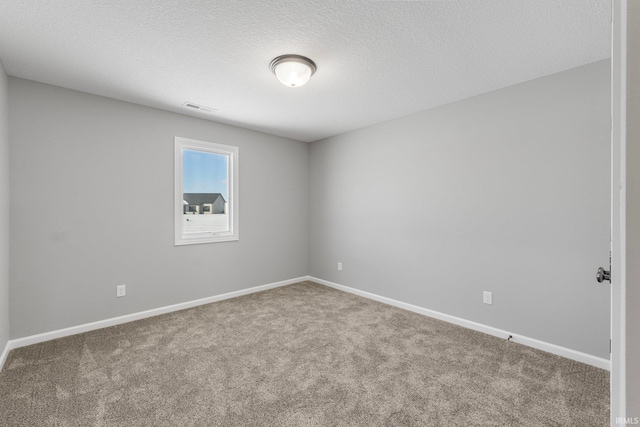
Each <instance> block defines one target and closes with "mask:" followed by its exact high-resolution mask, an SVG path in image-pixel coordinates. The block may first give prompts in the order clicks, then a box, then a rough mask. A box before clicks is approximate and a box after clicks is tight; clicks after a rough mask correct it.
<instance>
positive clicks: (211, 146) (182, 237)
mask: <svg viewBox="0 0 640 427" xmlns="http://www.w3.org/2000/svg"><path fill="white" fill-rule="evenodd" d="M184 150H191V151H202V152H206V153H213V154H223V155H225V156H229V164H228V171H227V185H228V200H227V201H226V202H227V210H228V214H229V231H221V232H213V233H212V232H208V231H207V232H202V233H189V234H184V233H183V232H182V224H183V222H182V219H183V215H184V213H183V209H184V208H183V199H184V196H183V194H184V190H183V182H182V181H183V173H182V172H183V170H182V165H183V159H182V157H183V153H184ZM238 155H239V148H238V147H235V146H232V145H224V144H217V143H215V142H208V141H199V140H196V139H189V138H182V137H178V136H176V137H175V138H174V156H173V157H174V216H175V223H174V234H175V246H181V245H195V244H201V243H218V242H230V241H235V240H239V238H240V236H239V232H238V231H239V227H238V226H239V217H240V214H239V209H238V208H239V204H238V175H239V174H238Z"/></svg>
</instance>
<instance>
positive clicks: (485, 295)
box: [482, 291, 493, 304]
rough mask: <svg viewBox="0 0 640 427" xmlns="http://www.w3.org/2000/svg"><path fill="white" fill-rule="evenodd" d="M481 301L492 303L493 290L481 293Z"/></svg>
mask: <svg viewBox="0 0 640 427" xmlns="http://www.w3.org/2000/svg"><path fill="white" fill-rule="evenodd" d="M482 302H483V303H485V304H493V292H487V291H484V292H483V293H482Z"/></svg>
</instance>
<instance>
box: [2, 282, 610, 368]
mask: <svg viewBox="0 0 640 427" xmlns="http://www.w3.org/2000/svg"><path fill="white" fill-rule="evenodd" d="M305 280H310V281H313V282H316V283H319V284H321V285H325V286H328V287H331V288H334V289H338V290H341V291H344V292H349V293H352V294H355V295H359V296H361V297H365V298H369V299H372V300H374V301H378V302H381V303H384V304H388V305H392V306H394V307H399V308H402V309H405V310H409V311H412V312H414V313H418V314H422V315H424V316H429V317H433V318H435V319H439V320H443V321H445V322H449V323H453V324H455V325H459V326H462V327H465V328H468V329H473V330H475V331H479V332H484V333H486V334H489V335H493V336H496V337H500V338H507V337H508V336H509V335H512V336H513V338H512V339H511V340H512V341H513V342H517V343H519V344H523V345H526V346H529V347H533V348H537V349H538V350H543V351H546V352H548V353H552V354H556V355H558V356H562V357H566V358H567V359H571V360H576V361H578V362H582V363H586V364H587V365H591V366H595V367H598V368H601V369H606V370H610V369H611V363H610V362H609V360H607V359H602V358H600V357H596V356H592V355H590V354H586V353H582V352H579V351H575V350H571V349H568V348H565V347H561V346H558V345H555V344H550V343H547V342H544V341H540V340H536V339H533V338H529V337H525V336H522V335H516V334H514V333H512V332H508V331H505V330H502V329H498V328H494V327H491V326H487V325H483V324H481V323H476V322H472V321H470V320H465V319H462V318H460V317H455V316H450V315H448V314H444V313H440V312H438V311H434V310H429V309H427V308H423V307H418V306H416V305H412V304H408V303H404V302H401V301H396V300H394V299H391V298H387V297H383V296H380V295H376V294H372V293H370V292H366V291H361V290H358V289H354V288H350V287H348V286H344V285H339V284H337V283H333V282H329V281H327V280H323V279H318V278H317V277H312V276H303V277H298V278H295V279H289V280H283V281H281V282H275V283H270V284H267V285H261V286H255V287H252V288H248V289H242V290H239V291H233V292H228V293H226V294H221V295H215V296H212V297H207V298H202V299H198V300H193V301H187V302H183V303H180V304H174V305H169V306H166V307H160V308H155V309H152V310H146V311H141V312H138V313H132V314H127V315H125V316H120V317H114V318H111V319H105V320H100V321H97V322H91V323H86V324H83V325H78V326H72V327H69V328H65V329H59V330H56V331H51V332H45V333H42V334H37V335H31V336H28V337H24V338H17V339H14V340H9V342H7V344H6V346H5V348H4V351H3V352H2V355H1V356H0V370H2V368H3V366H4V363H5V361H6V359H7V356H8V354H9V351H10V350H13V349H14V348H20V347H25V346H28V345H32V344H37V343H40V342H44V341H49V340H53V339H56V338H63V337H67V336H70V335H75V334H80V333H82V332H88V331H93V330H95V329H102V328H107V327H109V326H115V325H120V324H122V323H128V322H133V321H134V320H140V319H145V318H147V317H153V316H158V315H160V314H165V313H171V312H174V311H178V310H184V309H186V308H191V307H197V306H199V305H204V304H209V303H212V302H216V301H222V300H225V299H230V298H235V297H239V296H242V295H248V294H252V293H256V292H260V291H266V290H267V289H273V288H278V287H281V286H286V285H291V284H294V283H298V282H302V281H305Z"/></svg>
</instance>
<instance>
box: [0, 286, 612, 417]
mask: <svg viewBox="0 0 640 427" xmlns="http://www.w3.org/2000/svg"><path fill="white" fill-rule="evenodd" d="M0 425H2V426H127V427H130V426H278V427H280V426H607V425H609V375H608V372H606V371H604V370H601V369H598V368H594V367H591V366H588V365H585V364H582V363H578V362H574V361H571V360H568V359H564V358H562V357H558V356H555V355H552V354H549V353H545V352H542V351H538V350H535V349H531V348H528V347H525V346H522V345H519V344H516V343H513V342H507V341H506V340H502V339H499V338H496V337H493V336H489V335H486V334H483V333H479V332H475V331H471V330H468V329H465V328H462V327H459V326H455V325H451V324H448V323H445V322H442V321H439V320H435V319H431V318H428V317H424V316H421V315H419V314H415V313H412V312H408V311H405V310H401V309H398V308H395V307H391V306H387V305H384V304H381V303H378V302H375V301H371V300H368V299H365V298H362V297H358V296H355V295H352V294H348V293H344V292H341V291H337V290H334V289H332V288H328V287H325V286H321V285H318V284H315V283H311V282H303V283H299V284H295V285H290V286H285V287H281V288H277V289H272V290H268V291H264V292H260V293H256V294H251V295H246V296H242V297H238V298H234V299H230V300H225V301H220V302H216V303H212V304H208V305H204V306H200V307H196V308H192V309H188V310H183V311H179V312H175V313H170V314H166V315H162V316H157V317H153V318H149V319H145V320H140V321H136V322H132V323H128V324H124V325H119V326H113V327H110V328H105V329H101V330H97V331H92V332H87V333H83V334H79V335H74V336H70V337H66V338H61V339H57V340H53V341H49V342H45V343H41V344H36V345H32V346H29V347H23V348H20V349H16V350H13V351H11V353H10V354H9V357H8V359H7V362H6V364H5V368H4V369H3V371H2V372H1V373H0Z"/></svg>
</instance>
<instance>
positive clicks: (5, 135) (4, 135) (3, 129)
mask: <svg viewBox="0 0 640 427" xmlns="http://www.w3.org/2000/svg"><path fill="white" fill-rule="evenodd" d="M8 105H9V103H8V95H7V74H6V73H5V72H4V67H3V66H2V62H0V354H1V353H2V352H3V351H4V348H5V346H6V344H7V341H9V109H8Z"/></svg>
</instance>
